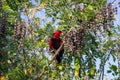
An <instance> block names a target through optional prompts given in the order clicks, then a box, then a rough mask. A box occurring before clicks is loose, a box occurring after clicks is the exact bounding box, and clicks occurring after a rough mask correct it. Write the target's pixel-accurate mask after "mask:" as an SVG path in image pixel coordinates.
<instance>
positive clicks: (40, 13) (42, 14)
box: [21, 0, 120, 80]
mask: <svg viewBox="0 0 120 80" xmlns="http://www.w3.org/2000/svg"><path fill="white" fill-rule="evenodd" d="M31 1H32V3H33V4H34V5H37V4H36V3H35V1H34V0H31ZM113 1H114V0H108V2H113ZM118 2H120V0H116V1H115V3H114V5H113V6H114V7H118V6H119V5H118ZM119 14H120V7H118V14H117V15H115V19H116V21H114V23H115V26H117V25H120V15H119ZM35 16H36V17H39V18H41V19H44V20H43V21H42V22H41V24H40V27H44V24H46V23H47V22H49V21H51V20H52V18H50V17H48V18H46V17H45V9H42V10H41V11H37V12H36V15H35ZM21 17H22V18H23V19H25V20H26V19H27V18H26V16H23V15H22V16H21ZM26 21H27V20H26ZM58 22H59V20H56V21H55V24H54V26H56V25H58ZM118 33H120V32H118ZM108 63H111V64H114V65H118V61H115V62H114V61H113V58H112V57H110V59H109V61H108V62H107V64H106V65H105V75H106V77H105V78H108V80H111V79H113V78H114V77H113V76H112V74H108V73H107V69H108V68H109V64H108ZM96 64H97V68H99V64H100V60H99V59H97V62H96Z"/></svg>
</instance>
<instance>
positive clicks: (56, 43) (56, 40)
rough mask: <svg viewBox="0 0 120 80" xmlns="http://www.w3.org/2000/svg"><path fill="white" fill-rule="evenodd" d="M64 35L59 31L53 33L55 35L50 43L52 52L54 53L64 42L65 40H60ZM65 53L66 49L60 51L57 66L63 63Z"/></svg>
mask: <svg viewBox="0 0 120 80" xmlns="http://www.w3.org/2000/svg"><path fill="white" fill-rule="evenodd" d="M62 35H63V33H62V31H59V30H58V31H56V32H54V33H53V35H52V37H51V39H50V42H49V46H50V50H53V52H54V53H55V51H56V50H57V49H58V48H59V47H60V45H61V44H62V42H63V40H62V39H61V38H60V36H62ZM63 53H64V49H63V48H62V49H61V50H60V52H59V54H58V55H57V56H56V63H57V64H59V63H60V62H61V60H62V56H63Z"/></svg>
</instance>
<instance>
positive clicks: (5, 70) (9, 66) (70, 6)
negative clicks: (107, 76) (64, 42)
mask: <svg viewBox="0 0 120 80" xmlns="http://www.w3.org/2000/svg"><path fill="white" fill-rule="evenodd" d="M96 1H97V2H94V1H93V0H84V1H83V0H76V1H75V0H61V1H59V0H40V5H39V6H37V7H36V6H35V5H33V3H32V2H29V0H2V10H1V11H0V18H2V14H3V12H6V13H7V18H6V19H7V21H6V22H7V26H6V27H7V32H6V34H5V38H2V37H0V80H1V78H3V76H5V78H6V80H21V79H23V80H30V79H34V78H35V77H36V76H37V75H39V74H40V73H41V72H42V71H43V68H44V69H45V73H44V75H43V76H42V79H43V80H48V79H50V80H55V79H61V80H68V79H70V80H71V79H73V78H76V80H83V79H84V78H85V76H87V77H89V78H90V79H92V78H93V79H94V78H96V76H97V75H98V74H101V72H102V70H103V67H104V66H105V64H106V63H107V61H108V60H109V59H110V57H111V56H112V57H113V60H114V61H116V59H117V56H118V53H117V52H118V50H117V48H116V46H117V47H120V42H119V41H120V36H119V33H118V32H120V26H118V27H117V30H118V31H116V29H115V28H114V25H112V27H110V29H108V30H105V31H106V32H102V31H101V29H100V28H101V27H99V26H103V25H101V24H100V25H98V26H97V28H96V26H95V25H96V24H97V22H98V21H99V20H100V19H98V17H97V13H96V12H97V11H98V12H102V8H103V6H104V5H106V2H107V0H102V1H101V0H96ZM35 2H36V4H39V0H35ZM81 3H83V4H84V8H83V9H79V8H77V7H76V6H77V5H80V4H81ZM0 4H1V3H0ZM39 7H40V9H41V8H44V9H45V14H46V17H47V18H48V17H51V18H52V21H50V22H47V23H46V24H45V25H44V27H43V28H41V27H40V24H41V23H42V19H41V18H40V19H39V18H37V17H36V16H34V17H32V18H31V17H30V14H31V13H29V12H30V11H32V10H33V11H34V10H38V11H41V10H40V9H39ZM21 16H25V17H26V19H25V22H26V35H25V37H23V38H24V40H23V41H24V42H23V45H24V46H23V48H21V47H20V46H21V45H20V42H21V40H18V41H14V40H13V37H14V36H13V34H14V25H15V22H16V20H18V21H23V19H22V18H21ZM55 21H59V22H58V27H55V26H53V25H54V23H55ZM90 21H92V22H93V23H94V25H92V26H90V25H91V23H89V22H90ZM43 22H44V20H43ZM1 24H2V23H1V21H0V25H1ZM71 27H74V28H77V27H80V28H84V29H85V36H84V37H85V38H84V39H83V42H82V48H80V50H79V51H72V52H70V51H69V52H67V50H65V53H64V56H63V60H62V63H61V64H59V65H57V66H54V65H55V62H54V61H53V62H52V63H51V64H50V66H49V65H48V63H49V61H50V60H49V58H48V57H46V56H52V54H49V53H50V52H49V51H48V47H49V45H48V43H49V40H50V37H51V36H52V34H53V32H54V31H55V30H57V29H59V30H62V31H63V32H64V35H65V36H64V37H63V39H65V37H66V34H67V32H69V30H70V29H71ZM89 27H90V28H89ZM91 27H92V28H91ZM94 28H96V29H97V30H96V29H94ZM0 30H1V27H0ZM96 31H98V32H100V33H98V34H100V35H96V34H97V32H96ZM101 37H103V38H101ZM111 37H114V38H115V40H112V38H111ZM45 52H48V54H47V55H46V54H45ZM98 59H99V60H100V64H99V65H100V68H99V69H97V68H96V66H97V63H96V61H97V60H98ZM45 66H47V67H46V68H45ZM107 73H112V75H113V76H115V77H116V79H117V76H118V75H119V73H120V70H119V67H117V66H116V65H113V64H110V67H109V70H108V71H107ZM98 76H100V75H98Z"/></svg>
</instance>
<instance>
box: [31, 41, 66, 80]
mask: <svg viewBox="0 0 120 80" xmlns="http://www.w3.org/2000/svg"><path fill="white" fill-rule="evenodd" d="M63 45H64V42H63V43H62V44H61V45H60V47H59V48H58V50H57V51H56V52H55V54H54V55H53V57H52V59H51V61H50V62H49V63H48V65H47V66H45V67H44V68H43V71H42V72H41V73H40V74H39V75H38V76H37V77H36V78H35V79H33V80H40V79H41V77H42V75H43V74H44V73H45V71H46V68H47V67H48V66H49V65H50V64H51V63H52V61H53V60H54V59H55V57H56V56H57V55H58V54H59V52H60V50H61V49H62V47H63Z"/></svg>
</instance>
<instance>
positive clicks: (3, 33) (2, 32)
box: [0, 12, 7, 38]
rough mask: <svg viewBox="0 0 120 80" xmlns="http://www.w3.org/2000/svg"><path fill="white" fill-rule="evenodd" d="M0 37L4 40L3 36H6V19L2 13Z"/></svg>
mask: <svg viewBox="0 0 120 80" xmlns="http://www.w3.org/2000/svg"><path fill="white" fill-rule="evenodd" d="M1 23H2V24H1V29H0V30H1V37H3V38H5V34H6V26H7V17H6V13H5V12H3V13H2V20H1Z"/></svg>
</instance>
